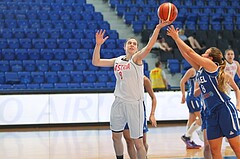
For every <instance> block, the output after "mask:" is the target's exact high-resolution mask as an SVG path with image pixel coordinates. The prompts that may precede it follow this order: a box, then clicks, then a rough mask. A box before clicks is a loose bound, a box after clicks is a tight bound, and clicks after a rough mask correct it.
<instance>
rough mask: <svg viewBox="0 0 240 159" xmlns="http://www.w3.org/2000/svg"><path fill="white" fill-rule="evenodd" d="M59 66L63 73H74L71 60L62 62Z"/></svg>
mask: <svg viewBox="0 0 240 159" xmlns="http://www.w3.org/2000/svg"><path fill="white" fill-rule="evenodd" d="M61 64H62V66H63V70H64V71H74V64H73V61H72V60H62V61H61Z"/></svg>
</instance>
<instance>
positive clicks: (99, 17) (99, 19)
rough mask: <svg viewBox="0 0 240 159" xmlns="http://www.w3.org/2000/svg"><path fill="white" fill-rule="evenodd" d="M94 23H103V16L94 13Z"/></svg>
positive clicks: (99, 13)
mask: <svg viewBox="0 0 240 159" xmlns="http://www.w3.org/2000/svg"><path fill="white" fill-rule="evenodd" d="M93 19H94V21H103V15H102V13H101V12H94V14H93Z"/></svg>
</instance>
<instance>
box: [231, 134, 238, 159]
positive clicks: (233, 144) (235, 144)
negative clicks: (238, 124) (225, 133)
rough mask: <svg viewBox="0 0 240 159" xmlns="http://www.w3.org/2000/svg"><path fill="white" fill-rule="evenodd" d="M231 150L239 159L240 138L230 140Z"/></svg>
mask: <svg viewBox="0 0 240 159" xmlns="http://www.w3.org/2000/svg"><path fill="white" fill-rule="evenodd" d="M228 141H229V144H230V146H231V148H232V149H233V151H234V153H235V154H236V156H237V158H240V148H239V145H240V136H239V135H238V136H236V137H234V138H231V139H228Z"/></svg>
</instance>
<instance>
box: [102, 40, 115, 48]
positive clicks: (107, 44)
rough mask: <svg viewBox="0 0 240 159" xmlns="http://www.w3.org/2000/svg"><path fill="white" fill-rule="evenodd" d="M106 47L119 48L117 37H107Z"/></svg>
mask: <svg viewBox="0 0 240 159" xmlns="http://www.w3.org/2000/svg"><path fill="white" fill-rule="evenodd" d="M105 48H106V49H116V48H117V44H116V41H115V39H107V40H106V41H105Z"/></svg>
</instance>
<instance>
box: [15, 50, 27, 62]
mask: <svg viewBox="0 0 240 159" xmlns="http://www.w3.org/2000/svg"><path fill="white" fill-rule="evenodd" d="M15 57H16V59H17V60H27V59H28V50H27V49H15Z"/></svg>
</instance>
